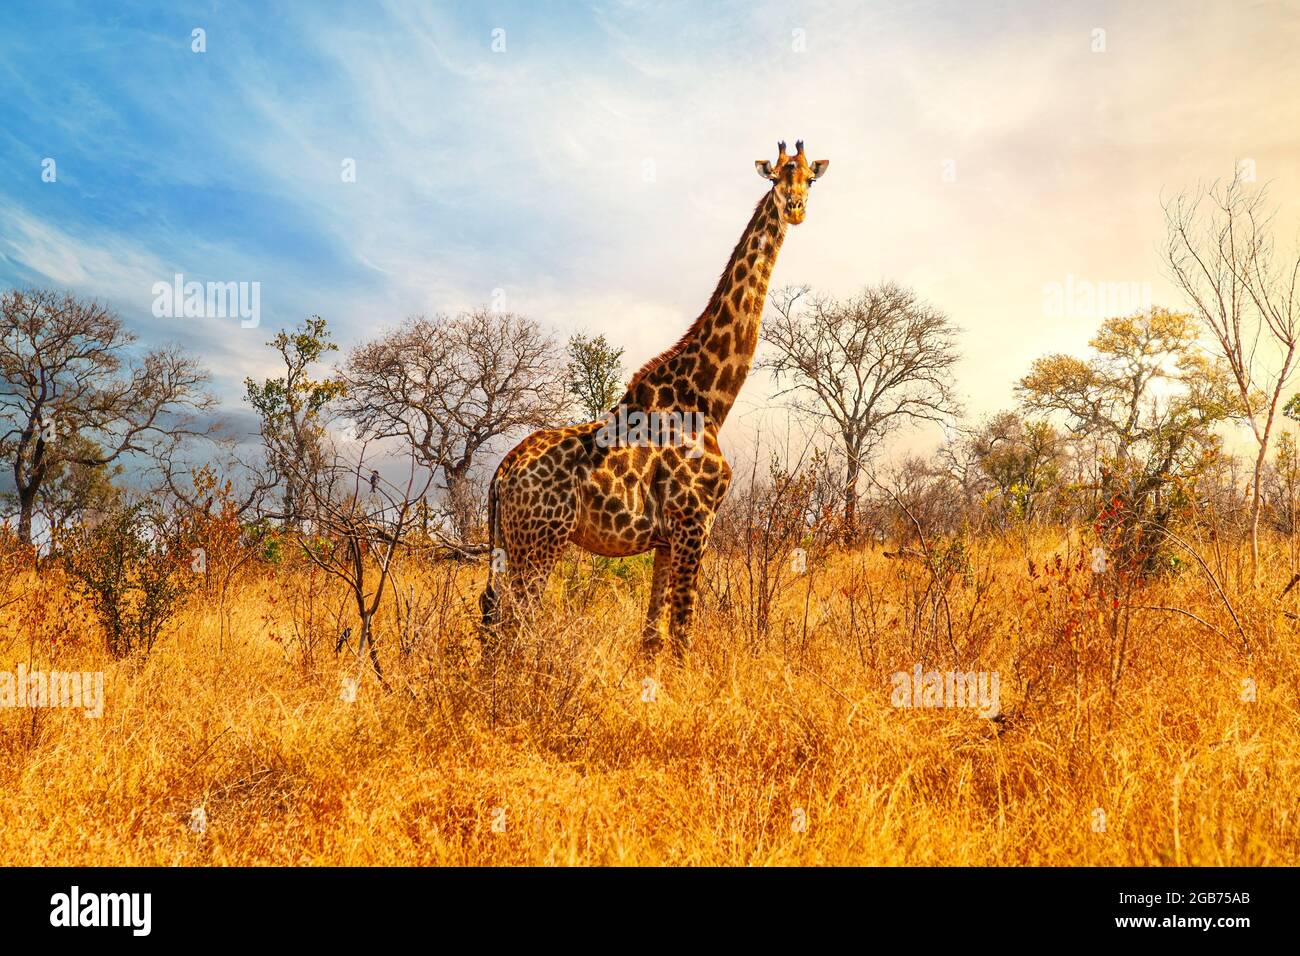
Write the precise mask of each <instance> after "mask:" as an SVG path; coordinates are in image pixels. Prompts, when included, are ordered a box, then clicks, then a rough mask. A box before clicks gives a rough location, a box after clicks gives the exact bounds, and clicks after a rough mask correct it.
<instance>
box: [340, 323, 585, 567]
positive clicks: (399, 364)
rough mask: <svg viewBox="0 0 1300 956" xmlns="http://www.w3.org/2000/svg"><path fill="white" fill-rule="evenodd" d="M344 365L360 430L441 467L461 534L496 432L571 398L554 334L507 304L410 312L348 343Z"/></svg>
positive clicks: (551, 413) (511, 429)
mask: <svg viewBox="0 0 1300 956" xmlns="http://www.w3.org/2000/svg"><path fill="white" fill-rule="evenodd" d="M342 374H343V378H344V380H345V381H346V383H347V398H346V400H345V402H344V410H345V412H346V414H348V415H349V416H350V417H351V418H352V419H353V421H355V422H356V425H357V429H358V432H359V433H360V434H361V435H364V436H366V437H370V438H381V439H382V438H395V437H400V438H404V439H406V440H407V441H408V442H410V444H411V446H412V448H414V450H415V453H416V457H417V459H418V460H419V462H420V463H421V464H423V465H425V466H426V467H428V468H429V469H431V470H433V471H434V472H440V473H441V475H442V478H443V482H444V485H445V489H446V493H447V500H448V505H449V510H450V513H451V519H452V526H453V530H454V532H455V534H456V536H457V537H458V538H459V539H460V540H461V541H465V540H466V539H467V538H468V537H469V533H470V530H471V527H470V526H471V525H472V523H473V515H474V513H475V508H474V501H473V482H472V481H471V469H472V468H473V466H474V464H475V462H476V461H477V459H478V456H479V455H480V454H481V453H482V452H484V451H485V450H487V449H488V447H489V446H490V445H491V444H492V443H493V442H495V441H496V440H497V439H500V438H503V437H505V436H508V435H510V434H512V433H517V432H520V431H523V430H531V429H535V428H542V427H544V426H547V425H553V424H555V422H556V421H557V420H559V419H562V418H563V417H564V415H565V411H566V408H567V407H568V397H567V395H566V388H565V381H564V379H565V376H564V368H563V364H562V363H561V362H560V358H559V354H558V352H557V349H556V346H555V343H554V342H553V341H552V339H551V338H550V337H549V336H548V335H546V334H545V333H544V332H543V331H542V330H541V328H540V327H539V326H538V325H537V324H536V323H535V322H533V321H531V320H530V319H527V318H525V317H523V316H521V315H516V314H514V313H510V312H500V313H498V312H492V311H490V310H488V309H475V310H474V311H471V312H467V313H462V314H460V315H457V316H455V317H449V316H445V315H440V316H437V317H436V318H434V319H427V318H424V317H423V316H421V317H417V318H413V319H409V320H408V321H407V322H405V323H404V324H403V325H401V326H400V327H398V328H397V329H394V330H393V331H391V332H388V333H386V334H384V335H382V336H380V337H379V338H377V339H375V340H373V341H371V342H367V343H365V344H363V345H360V346H358V347H356V348H354V349H353V350H352V351H351V353H350V354H349V355H348V358H347V361H346V363H344V366H343V370H342Z"/></svg>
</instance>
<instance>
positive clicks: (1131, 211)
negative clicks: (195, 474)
mask: <svg viewBox="0 0 1300 956" xmlns="http://www.w3.org/2000/svg"><path fill="white" fill-rule="evenodd" d="M105 6H106V5H103V4H95V3H85V4H61V3H51V2H42V3H39V4H25V3H7V4H5V5H3V7H0V283H2V284H26V283H38V284H44V285H54V286H60V287H69V288H72V289H74V290H76V291H78V292H80V293H83V294H86V295H93V296H97V297H99V298H102V299H105V300H107V301H109V302H110V303H111V304H112V305H114V306H115V307H116V308H117V309H118V311H119V312H120V313H121V314H122V316H123V318H124V319H125V320H126V321H127V322H128V324H129V325H130V326H131V327H132V328H133V329H135V330H136V331H137V332H138V333H139V335H140V336H141V339H142V341H144V342H146V343H154V342H160V341H164V340H167V341H180V342H182V343H183V344H186V345H188V346H190V347H191V348H193V349H195V350H196V351H198V352H199V353H200V354H201V355H202V356H203V357H204V358H205V360H206V361H207V362H208V364H209V365H210V366H211V368H212V370H213V373H214V378H215V385H216V388H217V390H218V392H219V394H220V395H221V396H222V397H223V398H225V399H227V400H228V401H230V402H232V403H233V402H237V401H238V398H239V395H240V393H241V392H242V387H241V386H240V384H239V383H240V382H242V380H243V378H244V376H246V375H259V374H266V373H268V372H270V371H271V368H272V366H271V365H270V356H269V354H268V352H267V350H266V349H265V348H264V347H263V343H264V342H265V341H266V339H268V338H269V337H270V336H271V334H272V333H273V332H274V330H275V329H277V328H280V327H284V326H288V325H293V324H295V323H297V322H298V321H299V320H300V319H302V318H303V317H305V316H307V315H309V314H313V313H318V314H320V315H322V316H324V317H325V318H326V319H327V320H329V322H330V323H331V325H332V326H333V327H334V328H335V330H336V335H337V338H338V339H339V341H340V342H341V343H343V344H344V345H347V344H351V343H355V342H358V341H360V340H362V339H363V338H365V337H367V336H369V335H372V334H374V333H375V332H377V331H379V330H381V329H382V328H384V327H386V326H389V325H393V324H396V323H397V322H399V321H401V320H402V319H403V318H404V317H406V316H408V315H411V314H415V313H434V312H438V311H455V310H457V309H460V308H465V307H469V306H473V305H478V304H484V303H487V302H489V301H491V300H492V298H493V296H494V295H496V296H501V297H503V301H504V304H505V305H506V306H507V307H508V308H512V309H515V310H518V311H521V312H524V313H527V314H529V315H531V316H533V317H535V318H537V319H539V320H540V321H542V322H543V323H545V324H546V325H547V326H548V327H550V328H552V329H553V330H555V332H556V334H557V335H559V336H561V337H563V336H567V334H569V333H570V332H572V331H576V330H578V329H585V330H590V331H597V332H603V333H605V334H606V335H607V336H609V337H610V338H611V340H613V341H615V342H617V343H618V344H620V345H622V346H624V347H625V348H626V359H627V365H628V367H629V369H631V368H635V367H636V366H638V365H639V364H641V362H643V361H644V360H645V359H647V358H648V357H650V356H651V355H652V354H653V353H654V352H655V351H657V350H658V349H660V348H663V347H664V346H666V345H668V344H669V343H671V342H672V341H674V340H675V339H676V338H677V337H678V335H680V332H681V330H682V329H683V328H685V326H686V325H687V324H689V322H690V321H691V320H692V319H693V318H694V316H695V315H696V314H697V313H698V311H699V309H700V308H701V307H702V305H703V304H704V302H705V301H706V299H707V297H708V294H709V292H710V290H711V288H712V285H713V283H714V281H715V280H716V277H717V274H718V272H719V271H720V269H721V267H722V265H723V264H724V262H725V260H726V257H727V254H728V253H729V251H730V249H731V246H732V244H733V243H734V242H735V239H736V238H737V236H738V235H739V233H740V230H741V229H742V228H743V226H744V224H745V222H746V220H747V218H748V215H749V212H750V210H751V209H752V207H753V204H754V202H755V201H756V200H757V199H758V197H759V195H760V194H761V192H762V190H763V188H764V187H763V184H762V182H761V181H760V180H759V179H758V178H757V177H756V176H755V175H754V173H753V166H752V163H753V160H755V159H758V158H764V157H770V156H771V155H772V154H773V153H774V150H775V141H776V140H777V139H786V140H791V141H792V140H794V139H796V138H800V137H802V138H804V139H805V140H806V141H807V143H808V148H809V150H810V152H812V153H813V154H815V156H816V157H817V158H821V157H826V158H829V159H830V161H831V169H830V173H829V175H828V177H827V179H826V181H825V183H824V184H823V185H821V186H820V187H819V189H818V192H817V194H816V195H815V196H814V197H813V201H812V204H811V207H810V212H809V217H808V221H807V222H806V223H805V224H804V225H803V226H800V227H799V228H798V230H797V231H796V232H795V233H794V234H792V236H791V237H790V239H789V240H788V241H787V243H786V245H785V249H784V250H783V252H782V258H781V261H780V262H779V263H778V266H777V271H776V274H775V276H774V283H775V284H776V285H780V284H784V283H792V282H809V283H812V284H814V285H815V286H817V287H818V288H822V289H825V290H827V291H830V292H833V293H848V292H851V291H853V290H854V289H855V288H857V287H858V286H860V285H862V284H863V283H866V282H876V281H880V280H882V279H896V280H899V281H903V282H906V283H908V284H911V285H913V286H914V287H915V288H916V289H917V291H918V292H919V293H920V294H921V295H922V296H923V297H925V298H927V299H929V300H930V301H932V302H934V303H935V304H936V305H938V306H939V307H941V308H943V309H944V310H945V311H947V312H948V313H949V314H950V315H951V316H952V318H953V319H954V321H956V322H957V324H958V325H960V326H961V327H962V328H963V329H964V335H963V340H962V345H963V348H964V349H965V352H966V355H967V360H966V362H965V364H964V366H963V369H962V374H961V382H960V385H961V390H962V391H963V392H964V393H965V394H966V396H967V400H968V403H969V404H970V406H971V408H972V410H973V411H976V412H981V411H991V410H993V409H996V408H998V407H1002V406H1005V405H1007V404H1009V402H1010V400H1011V384H1012V382H1013V381H1014V379H1015V378H1016V377H1018V376H1019V375H1020V374H1023V372H1024V370H1025V369H1026V368H1027V366H1028V363H1029V362H1030V361H1031V360H1032V359H1033V358H1034V357H1036V356H1037V355H1040V354H1043V353H1044V352H1045V351H1049V350H1052V349H1057V348H1070V349H1078V348H1081V347H1082V345H1083V343H1085V342H1086V341H1087V339H1088V337H1089V336H1090V335H1091V333H1092V332H1093V330H1095V328H1096V324H1097V321H1099V319H1100V317H1098V318H1097V321H1092V319H1091V318H1090V317H1088V316H1083V317H1080V316H1079V315H1067V316H1055V315H1050V314H1046V313H1045V311H1044V305H1043V302H1044V289H1045V287H1047V286H1048V285H1049V284H1051V283H1061V282H1064V281H1066V280H1067V278H1070V277H1073V278H1074V279H1075V280H1077V281H1083V282H1098V283H1100V282H1140V283H1147V284H1149V285H1150V286H1151V287H1152V289H1153V296H1154V298H1155V300H1156V301H1157V302H1162V303H1169V304H1173V305H1178V304H1180V303H1178V302H1177V301H1176V300H1175V299H1173V296H1172V292H1171V290H1169V288H1168V285H1167V283H1166V282H1165V281H1164V279H1163V277H1162V275H1161V274H1160V272H1159V264H1158V257H1157V255H1156V246H1157V244H1158V241H1159V238H1160V234H1161V219H1160V207H1159V198H1160V195H1161V193H1162V191H1164V192H1166V193H1167V192H1169V191H1171V190H1175V189H1178V188H1182V187H1185V186H1187V185H1191V184H1193V183H1195V182H1196V181H1198V180H1205V179H1211V178H1214V177H1217V176H1225V175H1229V174H1231V172H1232V169H1233V168H1234V164H1236V163H1238V162H1240V161H1241V160H1242V159H1243V158H1247V159H1249V160H1250V161H1251V162H1252V163H1254V164H1257V166H1258V169H1259V177H1260V179H1261V180H1270V181H1271V182H1272V183H1273V186H1272V188H1273V192H1274V197H1275V199H1276V200H1277V201H1278V203H1279V205H1280V206H1281V208H1282V218H1281V220H1280V221H1281V222H1282V223H1283V224H1284V225H1286V226H1288V227H1290V226H1292V225H1294V223H1295V221H1296V216H1297V212H1300V188H1298V187H1297V182H1300V106H1298V105H1297V104H1298V103H1300V97H1297V96H1296V95H1295V92H1294V91H1295V89H1296V88H1297V83H1298V82H1300V67H1298V66H1297V57H1296V56H1295V49H1296V40H1297V38H1298V37H1300V12H1297V6H1296V5H1295V4H1270V3H1258V4H1231V3H1202V2H1194V0H1189V2H1177V3H1175V2H1168V3H1149V4H1142V5H1140V6H1136V7H1135V6H1134V5H1131V4H1112V3H1087V2H1083V3H1076V4H1069V5H1063V4H1033V3H1023V4H1017V3H988V4H974V3H966V2H961V0H954V2H944V3H940V2H930V3H926V2H922V3H915V4H884V3H872V4H836V3H809V4H800V3H772V2H747V3H720V4H708V5H703V4H697V3H637V2H618V3H592V4H582V3H571V4H542V3H517V4H503V3H469V2H465V3H459V2H457V3H441V4H434V5H427V6H421V5H417V4H414V3H393V4H367V3H311V4H307V3H302V4H292V5H288V4H286V5H279V4H262V3H257V4H236V3H224V2H223V3H195V4H184V3H182V4H157V5H154V4H122V5H120V12H107V11H106V10H105V9H103V8H104V7H105ZM115 6H119V5H115ZM196 28H201V29H202V30H204V31H205V32H206V52H204V53H195V52H193V51H192V49H191V45H192V31H193V30H194V29H196ZM1099 29H1100V30H1104V31H1105V32H1104V44H1103V46H1104V49H1103V50H1100V51H1099V50H1097V49H1096V31H1097V30H1099ZM494 31H504V33H500V32H494ZM494 39H495V40H496V46H497V47H498V49H497V50H494V49H493V45H494ZM502 40H504V49H500V47H501V46H502ZM46 158H52V159H54V160H55V162H56V164H57V166H56V168H57V181H56V182H53V183H47V182H43V181H42V178H41V168H42V167H41V164H42V161H43V160H44V159H46ZM349 159H351V160H354V161H355V164H356V181H355V182H344V181H343V177H342V175H341V172H342V164H343V163H344V162H345V160H349ZM177 272H180V273H183V274H184V275H185V276H186V278H187V279H196V280H199V281H205V280H213V281H257V282H260V284H261V289H262V325H261V327H260V328H257V329H241V328H239V325H238V322H237V321H234V320H219V319H188V320H187V319H157V318H154V317H153V316H152V315H151V313H150V304H151V301H152V292H151V289H152V285H153V283H155V282H158V281H170V279H171V277H172V275H173V274H175V273H177ZM767 395H768V386H767V384H766V382H765V381H764V380H762V378H761V376H757V375H756V376H753V377H752V378H751V382H750V383H749V384H748V385H747V386H746V391H745V393H743V395H742V403H741V404H740V405H738V419H739V420H740V423H739V424H735V425H733V424H731V423H729V428H728V430H729V431H730V432H731V433H732V435H731V437H732V440H733V441H735V440H736V437H737V436H738V435H741V434H743V433H744V430H745V429H746V428H750V429H752V428H754V427H756V423H757V422H759V421H760V420H761V419H762V416H763V415H764V414H766V413H765V412H764V408H765V406H766V404H767V398H766V396H767Z"/></svg>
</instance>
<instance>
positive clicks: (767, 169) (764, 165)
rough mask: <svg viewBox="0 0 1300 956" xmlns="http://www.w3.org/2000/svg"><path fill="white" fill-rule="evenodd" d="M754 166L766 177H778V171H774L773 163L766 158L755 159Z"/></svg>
mask: <svg viewBox="0 0 1300 956" xmlns="http://www.w3.org/2000/svg"><path fill="white" fill-rule="evenodd" d="M754 168H755V169H757V170H758V174H759V175H760V176H762V177H763V178H764V179H776V173H774V172H772V164H771V163H770V162H769V161H768V160H766V159H756V160H754Z"/></svg>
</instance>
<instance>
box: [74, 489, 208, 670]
mask: <svg viewBox="0 0 1300 956" xmlns="http://www.w3.org/2000/svg"><path fill="white" fill-rule="evenodd" d="M64 554H65V563H66V567H67V571H68V574H69V576H70V577H71V579H72V581H73V583H74V586H75V587H76V589H77V590H78V591H79V592H80V593H81V595H82V596H83V597H84V598H86V599H87V600H88V601H89V602H90V604H91V606H92V607H93V609H94V611H95V615H96V617H97V618H98V619H99V623H100V625H101V627H102V628H103V630H104V638H105V641H106V643H107V646H108V651H109V653H110V654H112V655H113V656H114V657H119V658H121V657H126V656H127V655H129V654H131V653H132V652H133V651H143V652H144V653H146V654H147V653H148V652H149V651H150V650H152V649H153V646H154V643H155V642H156V641H157V640H158V635H159V634H160V633H161V631H162V628H163V625H165V624H166V623H167V621H168V620H169V619H170V618H171V617H172V616H173V615H174V614H175V613H176V611H177V610H179V608H180V605H181V603H182V601H183V600H184V598H185V596H186V595H187V594H188V593H189V592H190V590H192V589H193V587H194V586H195V585H196V584H197V583H199V581H200V580H201V578H200V576H199V575H196V574H195V573H194V572H193V571H192V570H191V568H190V558H189V551H188V550H187V549H186V548H184V547H183V546H182V544H181V540H180V531H179V529H178V528H177V527H175V526H174V525H170V524H169V523H168V522H167V521H166V520H165V519H163V518H162V517H160V516H159V515H158V514H156V513H153V512H151V511H149V510H148V509H147V508H146V506H145V505H143V504H135V505H129V506H126V507H123V508H120V509H118V510H116V511H114V512H111V513H110V514H108V515H107V516H106V517H105V518H104V520H103V521H101V522H99V523H98V524H97V525H95V527H93V528H86V527H80V528H77V529H75V530H73V531H71V532H69V535H68V540H67V541H65V544H64Z"/></svg>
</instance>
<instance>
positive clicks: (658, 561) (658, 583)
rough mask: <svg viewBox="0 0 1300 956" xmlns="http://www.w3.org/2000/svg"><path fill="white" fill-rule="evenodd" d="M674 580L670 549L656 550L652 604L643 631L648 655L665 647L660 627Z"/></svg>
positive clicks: (642, 641) (647, 611) (643, 646)
mask: <svg viewBox="0 0 1300 956" xmlns="http://www.w3.org/2000/svg"><path fill="white" fill-rule="evenodd" d="M671 580H672V556H671V553H670V552H669V550H668V548H667V547H666V546H665V547H658V548H655V570H654V578H653V579H652V581H651V584H650V603H649V605H648V606H647V607H646V612H645V627H644V628H643V629H642V630H641V649H642V650H643V651H644V652H645V653H646V654H650V655H653V654H656V653H658V651H659V649H660V648H661V647H663V643H664V639H663V634H662V632H661V630H660V627H661V625H662V622H663V616H664V608H665V607H666V606H667V604H668V588H669V585H670V583H671Z"/></svg>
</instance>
